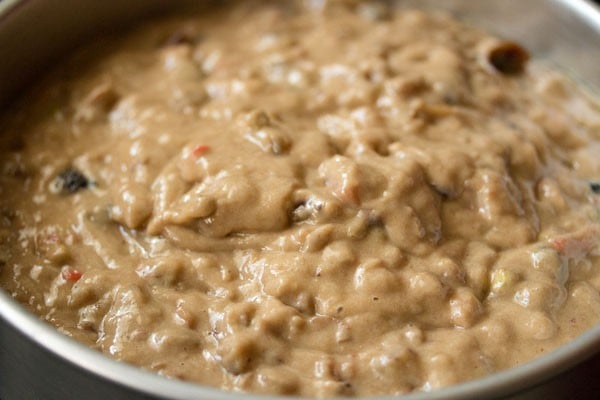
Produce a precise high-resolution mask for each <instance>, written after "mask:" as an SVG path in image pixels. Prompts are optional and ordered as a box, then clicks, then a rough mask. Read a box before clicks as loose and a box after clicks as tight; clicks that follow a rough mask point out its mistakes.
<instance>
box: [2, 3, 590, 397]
mask: <svg viewBox="0 0 600 400" xmlns="http://www.w3.org/2000/svg"><path fill="white" fill-rule="evenodd" d="M207 2H208V1H202V0H196V1H191V0H188V1H169V0H128V1H126V2H122V1H117V0H114V1H113V0H110V1H102V2H100V1H97V0H78V1H76V2H67V1H62V0H3V1H0V108H3V107H4V106H6V105H7V104H8V103H9V102H10V101H11V100H12V99H14V98H15V97H16V96H18V95H19V93H20V92H21V91H22V90H23V89H24V88H25V87H26V86H27V84H28V83H30V82H32V81H34V80H35V79H36V77H37V76H39V75H41V74H43V72H44V70H45V68H47V66H48V65H52V63H53V62H56V61H57V60H59V59H60V57H61V56H63V55H65V54H66V53H67V52H68V51H69V50H72V49H73V48H74V47H75V46H77V45H78V44H80V43H82V42H84V41H85V40H89V39H90V38H92V37H93V36H94V35H102V34H105V33H107V32H112V31H113V30H114V29H118V28H121V27H126V26H129V25H133V24H134V23H135V21H136V20H139V19H141V18H145V17H148V16H151V15H154V14H160V13H164V12H167V11H169V10H170V9H172V8H173V7H174V5H177V6H179V5H182V4H183V3H188V5H189V4H190V3H192V4H195V5H199V4H200V5H201V4H206V3H207ZM397 3H399V5H400V6H403V7H404V6H406V7H420V8H428V9H445V10H447V11H450V12H451V13H454V14H456V15H457V16H458V17H460V18H462V19H464V20H466V21H468V22H470V23H472V24H475V25H477V26H480V27H482V28H484V29H487V30H490V31H492V32H495V33H497V34H499V35H502V36H504V37H507V38H510V39H514V40H516V41H518V42H520V43H523V44H524V45H525V46H526V47H527V48H528V49H529V50H530V51H531V52H532V53H533V55H534V57H535V58H537V59H542V60H544V61H545V62H550V63H552V64H555V65H556V66H558V67H559V68H561V69H562V70H563V71H566V72H567V73H568V74H569V75H571V76H572V77H573V78H575V79H576V80H578V81H580V82H582V83H583V84H585V85H586V86H588V88H589V89H590V90H592V91H595V92H597V93H600V73H599V72H600V71H599V69H598V63H599V62H600V12H599V11H598V9H597V8H596V7H595V6H594V5H593V4H592V3H590V2H588V1H586V0H527V1H522V0H502V1H500V0H478V1H472V0H445V1H439V0H398V1H397ZM599 370H600V324H599V325H597V326H596V327H595V328H593V329H591V330H589V331H588V332H587V333H585V334H583V335H582V336H580V337H578V338H576V339H574V340H573V341H571V342H569V343H567V344H566V345H564V346H562V347H560V348H559V349H557V350H555V351H553V352H551V353H548V354H546V355H544V356H541V357H539V358H537V359H535V360H533V361H531V362H529V363H527V364H524V365H521V366H519V367H516V368H513V369H510V370H507V371H503V372H499V373H497V374H494V375H491V376H488V377H486V378H483V379H479V380H476V381H471V382H467V383H463V384H459V385H455V386H452V387H449V388H445V389H442V390H439V391H436V392H431V393H417V394H412V395H408V396H405V397H402V399H406V400H433V399H483V398H485V399H494V398H511V399H539V398H544V399H559V398H560V399H562V398H590V399H592V398H600V382H598V379H597V371H599ZM0 399H2V400H23V399H25V400H37V399H40V400H65V399H67V400H68V399H87V400H96V399H97V400H104V399H114V400H119V399H123V400H138V399H140V400H141V399H151V400H184V399H185V400H209V399H210V400H268V399H289V397H286V398H283V397H268V396H257V395H248V394H240V393H229V392H224V391H221V390H217V389H212V388H207V387H203V386H199V385H195V384H190V383H184V382H179V381H175V380H168V379H166V378H163V377H160V376H158V375H155V374H152V373H149V372H145V371H143V370H140V369H138V368H135V367H132V366H130V365H126V364H124V363H120V362H117V361H114V360H112V359H109V358H108V357H105V356H104V355H103V354H101V353H99V352H96V351H94V350H91V349H88V348H87V347H84V346H83V345H81V344H79V343H77V342H75V341H73V340H72V339H70V338H68V337H66V336H64V335H62V334H61V333H59V332H58V331H56V330H55V329H54V328H52V327H51V326H49V325H48V324H46V323H45V322H42V321H40V320H39V319H38V318H37V317H36V316H34V315H32V314H30V313H28V312H27V311H26V310H25V309H24V308H23V307H22V306H21V305H19V304H17V303H16V302H15V301H14V300H13V299H12V298H11V297H10V296H9V295H7V294H6V293H4V292H2V291H1V290H0ZM377 399H379V400H384V399H392V397H379V398H377Z"/></svg>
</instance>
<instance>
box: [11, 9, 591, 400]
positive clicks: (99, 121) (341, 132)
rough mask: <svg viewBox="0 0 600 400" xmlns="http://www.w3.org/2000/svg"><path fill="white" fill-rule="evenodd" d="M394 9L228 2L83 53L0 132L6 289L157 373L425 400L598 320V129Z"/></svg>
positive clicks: (496, 43)
mask: <svg viewBox="0 0 600 400" xmlns="http://www.w3.org/2000/svg"><path fill="white" fill-rule="evenodd" d="M527 58H528V56H527V53H526V52H525V50H523V49H521V48H520V47H519V46H518V45H516V44H513V43H507V42H502V41H500V40H499V39H495V38H493V37H490V36H488V35H486V34H483V33H481V32H479V31H476V30H474V29H471V28H468V27H465V26H463V25H461V24H460V23H458V22H456V21H454V20H452V19H451V18H449V17H447V16H444V15H426V14H423V13H422V12H418V11H394V10H389V9H387V8H386V7H384V6H383V5H381V4H380V3H365V2H359V3H356V2H340V1H305V2H300V1H298V2H292V1H289V2H264V1H263V2H255V1H243V2H242V1H240V2H237V3H234V4H232V5H229V6H227V7H225V8H223V9H219V10H214V11H211V12H208V13H204V14H201V15H198V16H194V17H188V18H185V19H171V20H168V21H163V22H159V23H153V24H151V25H150V26H148V27H145V28H143V29H141V30H140V31H138V32H135V33H133V34H131V35H130V36H127V37H126V38H125V39H122V40H119V41H116V40H107V41H106V42H103V43H102V44H98V45H95V46H91V47H89V48H86V49H84V50H82V51H81V52H80V53H79V54H78V55H77V56H75V57H74V58H73V59H72V60H70V61H68V62H65V63H64V65H61V66H60V67H59V68H58V69H57V70H56V71H55V72H54V73H52V74H51V75H52V76H50V77H49V78H48V79H47V80H46V81H45V82H44V83H43V84H41V85H39V86H38V87H37V88H35V90H33V91H32V92H31V93H29V94H28V95H26V96H25V97H24V98H23V100H22V101H21V102H20V104H17V105H16V106H15V107H14V108H13V109H12V110H11V111H10V112H9V113H7V114H6V115H5V116H4V117H3V120H2V121H1V122H0V135H1V137H0V145H1V150H0V152H1V155H0V172H1V175H0V207H1V208H0V211H1V219H0V225H1V226H0V229H1V230H0V262H1V264H0V265H1V267H0V284H1V286H2V287H4V289H5V290H7V291H8V292H10V293H12V294H13V295H14V297H15V298H16V299H18V300H19V301H21V302H22V303H24V304H27V305H28V306H29V307H30V308H31V309H32V310H33V311H35V312H36V313H38V314H39V315H40V316H41V317H42V318H44V319H45V320H47V321H49V322H50V323H52V324H53V325H55V326H56V327H57V328H58V329H59V330H61V331H62V332H64V333H65V334H67V335H70V336H73V337H74V338H76V339H77V340H79V341H81V342H83V343H85V344H87V345H89V346H91V347H94V348H97V349H99V350H101V351H103V352H105V353H107V354H110V355H111V356H113V357H115V358H117V359H120V360H123V361H126V362H130V363H133V364H136V365H139V366H142V367H144V368H146V369H148V370H152V371H156V372H157V373H159V374H162V375H165V376H169V377H173V378H178V379H185V380H191V381H196V382H200V383H204V384H207V385H212V386H218V387H222V388H225V389H233V390H242V391H252V392H261V393H262V392H265V393H285V394H300V395H307V396H334V395H375V394H396V393H406V392H410V391H413V390H425V391H429V390H433V389H436V388H439V387H441V386H445V385H450V384H453V383H456V382H460V381H464V380H469V379H473V378H477V377H480V376H483V375H486V374H489V373H492V372H494V371H498V370H501V369H505V368H508V367H511V366H514V365H517V364H520V363H523V362H525V361H527V360H530V359H532V358H534V357H536V356H538V355H539V354H540V353H543V352H546V351H549V350H552V349H554V348H555V347H557V346H558V345H560V344H562V343H564V342H565V341H568V340H570V339H572V338H574V337H575V336H577V335H579V334H580V333H582V332H583V331H585V330H586V329H588V328H590V327H591V326H593V325H595V324H597V323H598V322H599V321H600V294H599V293H600V292H599V291H600V259H599V251H600V249H599V247H600V246H599V242H600V239H599V237H600V223H599V222H600V212H599V198H600V196H599V195H598V194H596V193H594V191H596V192H597V191H600V188H599V187H598V185H597V184H595V183H594V182H598V180H599V179H600V157H598V155H599V154H600V133H599V132H600V108H599V106H598V103H596V102H595V101H592V100H590V99H588V98H587V97H586V96H585V95H584V94H582V93H581V92H580V91H579V90H578V89H576V88H575V87H574V86H573V85H571V84H570V83H567V82H566V81H565V80H564V79H563V78H562V77H561V76H559V75H558V74H556V73H553V72H549V71H546V70H544V69H542V68H541V67H538V66H536V65H529V64H528V63H527Z"/></svg>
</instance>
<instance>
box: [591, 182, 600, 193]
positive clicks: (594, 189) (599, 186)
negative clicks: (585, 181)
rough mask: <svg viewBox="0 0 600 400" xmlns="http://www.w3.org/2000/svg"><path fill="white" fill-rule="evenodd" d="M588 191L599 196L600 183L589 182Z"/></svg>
mask: <svg viewBox="0 0 600 400" xmlns="http://www.w3.org/2000/svg"><path fill="white" fill-rule="evenodd" d="M590 189H592V192H594V193H596V194H600V182H590Z"/></svg>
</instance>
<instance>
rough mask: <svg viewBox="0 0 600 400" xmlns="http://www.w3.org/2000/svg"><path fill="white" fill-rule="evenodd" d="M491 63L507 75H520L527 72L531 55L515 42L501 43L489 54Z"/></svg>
mask: <svg viewBox="0 0 600 400" xmlns="http://www.w3.org/2000/svg"><path fill="white" fill-rule="evenodd" d="M487 56H488V61H489V63H490V64H491V65H492V66H493V67H494V68H495V69H496V70H497V71H498V72H501V73H503V74H506V75H516V74H520V73H521V72H523V71H524V70H525V64H526V63H527V61H528V60H529V53H528V52H527V50H525V49H524V48H523V47H521V46H520V45H518V44H517V43H514V42H500V43H498V44H497V45H496V46H494V47H493V48H492V49H491V50H490V52H489V53H488V55H487Z"/></svg>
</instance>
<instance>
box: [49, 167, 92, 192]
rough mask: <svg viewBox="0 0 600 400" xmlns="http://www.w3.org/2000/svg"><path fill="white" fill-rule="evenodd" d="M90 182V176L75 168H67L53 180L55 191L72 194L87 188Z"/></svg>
mask: <svg viewBox="0 0 600 400" xmlns="http://www.w3.org/2000/svg"><path fill="white" fill-rule="evenodd" d="M89 184H90V181H89V180H88V178H87V177H86V176H85V175H83V174H82V173H81V172H79V171H78V170H76V169H74V168H67V169H65V170H64V171H63V172H61V173H60V174H58V176H57V177H56V179H55V181H54V182H53V188H52V189H53V191H55V192H57V193H64V194H71V193H76V192H78V191H80V190H81V189H86V188H87V187H88V186H89Z"/></svg>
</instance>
